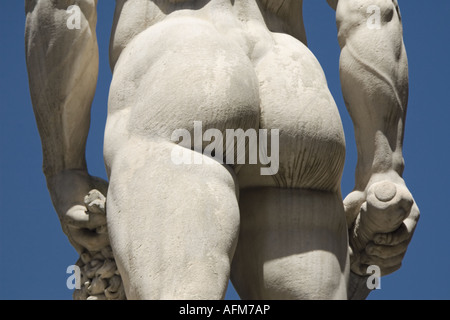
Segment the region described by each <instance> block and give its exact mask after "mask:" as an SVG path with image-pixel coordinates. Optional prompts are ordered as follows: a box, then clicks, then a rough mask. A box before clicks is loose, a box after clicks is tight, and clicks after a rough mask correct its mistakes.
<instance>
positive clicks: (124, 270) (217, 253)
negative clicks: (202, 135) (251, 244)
mask: <svg viewBox="0 0 450 320" xmlns="http://www.w3.org/2000/svg"><path fill="white" fill-rule="evenodd" d="M173 146H174V145H173V144H172V143H169V142H150V141H144V140H139V139H131V140H130V145H129V146H127V147H126V148H123V149H122V150H121V151H120V152H119V154H118V155H117V157H116V159H115V161H114V164H113V166H112V170H111V177H110V185H109V191H108V197H107V207H108V219H107V220H108V228H109V232H110V238H111V246H112V248H113V251H114V255H115V258H116V262H117V264H118V268H119V270H120V273H121V275H122V279H123V281H124V286H125V290H126V294H127V298H128V299H222V298H223V297H224V295H225V292H226V288H227V284H228V279H229V270H230V263H231V259H232V255H233V252H234V249H235V244H236V239H237V235H238V228H239V208H238V203H237V198H236V194H235V184H234V181H233V177H232V174H231V173H230V172H229V171H228V170H227V169H226V168H225V167H224V166H222V165H220V164H218V163H217V162H214V161H212V160H211V159H205V161H208V160H209V162H210V164H207V165H175V164H173V163H172V162H171V161H170V156H171V151H172V148H173ZM188 152H193V151H190V150H189V151H188Z"/></svg>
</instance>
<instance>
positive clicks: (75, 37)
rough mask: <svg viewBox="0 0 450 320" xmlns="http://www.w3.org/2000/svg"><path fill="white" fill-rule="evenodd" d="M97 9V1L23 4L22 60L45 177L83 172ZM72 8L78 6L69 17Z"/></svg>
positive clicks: (94, 67)
mask: <svg viewBox="0 0 450 320" xmlns="http://www.w3.org/2000/svg"><path fill="white" fill-rule="evenodd" d="M96 4H97V0H37V1H36V0H35V1H31V0H30V1H28V0H27V1H26V14H27V16H26V31H25V47H26V61H27V68H28V75H29V84H30V92H31V99H32V104H33V109H34V113H35V116H36V122H37V126H38V130H39V134H40V136H41V142H42V150H43V169H44V173H45V175H46V176H47V177H50V176H53V175H55V174H57V173H59V172H61V171H64V170H86V161H85V146H86V140H87V135H88V131H89V122H90V107H91V104H92V100H93V98H94V94H95V87H96V83H97V75H98V46H97V39H96V35H95V27H96V19H97V16H96ZM71 5H75V6H76V7H74V8H73V9H74V10H72V11H69V12H68V11H67V9H68V7H70V6H71ZM77 15H78V16H77ZM78 18H79V19H78ZM77 19H78V20H77ZM78 22H79V28H78Z"/></svg>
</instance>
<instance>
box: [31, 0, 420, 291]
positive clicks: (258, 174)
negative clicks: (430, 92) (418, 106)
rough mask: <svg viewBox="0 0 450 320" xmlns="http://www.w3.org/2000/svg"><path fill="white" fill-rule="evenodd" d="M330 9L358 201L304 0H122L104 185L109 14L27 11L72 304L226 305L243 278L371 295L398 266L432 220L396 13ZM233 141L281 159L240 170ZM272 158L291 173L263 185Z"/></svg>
mask: <svg viewBox="0 0 450 320" xmlns="http://www.w3.org/2000/svg"><path fill="white" fill-rule="evenodd" d="M328 3H329V5H330V6H331V7H332V8H333V9H334V10H336V19H337V28H338V39H339V44H340V47H341V49H342V51H341V57H340V74H341V83H342V90H343V96H344V100H345V103H346V106H347V109H348V111H349V113H350V115H351V117H352V120H353V122H354V130H355V137H356V144H357V148H358V163H357V167H356V173H355V188H354V191H353V192H351V193H350V194H349V195H347V196H346V197H345V199H343V197H342V195H341V190H340V183H341V176H342V172H343V166H344V161H345V159H344V158H345V139H344V131H343V128H342V124H341V119H340V115H339V112H338V109H337V106H336V104H335V101H334V99H333V97H332V95H331V94H330V91H329V89H328V86H327V82H326V79H325V75H324V72H323V70H322V69H321V66H320V64H319V62H318V61H317V60H316V58H315V56H314V55H313V53H311V51H310V50H309V49H308V47H307V45H306V34H305V29H304V25H303V19H302V1H301V0H283V1H282V0H116V11H115V15H114V24H113V30H112V35H111V42H110V57H109V58H110V64H111V69H112V70H113V79H112V83H111V86H110V94H109V101H108V116H107V123H106V128H105V136H104V160H105V165H106V171H107V176H108V182H106V181H103V180H102V179H99V178H96V177H94V176H91V175H90V174H89V173H88V168H87V164H86V160H85V146H86V139H87V136H88V131H89V123H90V107H91V103H92V100H93V97H94V93H95V89H96V82H97V74H98V63H99V62H98V61H99V54H98V48H97V38H96V31H95V28H96V21H97V9H96V8H97V0H26V34H25V38H26V41H25V43H26V61H27V66H28V72H29V83H30V92H31V98H32V104H33V108H34V112H35V116H36V121H37V125H38V129H39V133H40V136H41V141H42V150H43V171H44V174H45V177H46V179H47V186H48V189H49V192H50V195H51V199H52V202H53V204H54V207H55V210H56V212H57V213H58V216H59V219H60V221H61V225H62V229H63V231H64V232H65V234H66V235H67V237H68V239H69V241H70V243H71V244H72V245H73V246H74V248H75V249H76V250H77V252H79V254H80V260H79V262H78V265H79V266H80V267H81V269H82V270H83V288H82V289H80V290H77V291H76V292H75V298H79V299H122V298H125V297H126V298H127V299H222V298H224V296H225V292H226V290H227V285H228V281H229V279H231V281H232V283H233V285H234V287H235V289H236V291H237V293H238V294H239V296H240V297H241V298H242V299H365V298H366V297H367V295H368V294H369V292H370V288H369V286H368V285H367V283H366V279H367V277H368V271H367V270H368V267H369V266H376V267H378V268H379V270H380V272H381V275H382V276H383V275H387V274H390V273H392V272H394V271H396V270H397V269H399V268H400V266H401V263H402V259H403V257H404V255H405V253H406V250H407V247H408V245H409V243H410V240H411V238H412V236H413V233H414V230H415V227H416V224H417V221H418V219H419V209H418V207H417V205H416V203H415V202H414V199H413V196H412V195H411V193H410V192H409V190H408V188H407V186H406V184H405V182H404V180H403V178H402V174H403V169H404V159H403V155H402V144H403V137H404V127H405V117H406V109H407V100H408V63H407V56H406V51H405V47H404V44H403V35H402V33H403V31H402V24H401V16H400V11H399V7H398V4H397V1H396V0H339V1H338V0H328ZM69 9H70V10H69ZM77 14H78V16H77ZM70 19H73V21H69V20H70ZM199 122H201V124H202V126H201V130H200V131H198V130H197V129H196V128H195V123H199ZM196 130H197V132H196ZM208 130H213V131H208ZM230 130H231V131H232V130H236V131H235V133H236V132H238V130H241V131H239V132H241V133H242V132H244V133H245V135H244V136H240V137H239V136H238V135H236V136H235V138H237V140H238V143H237V148H243V149H241V150H247V151H248V152H249V155H250V152H251V150H256V147H258V146H259V147H261V145H263V143H262V141H266V142H268V141H269V142H270V143H268V145H269V146H268V148H267V149H265V150H264V148H262V149H261V148H260V149H259V151H260V153H259V155H260V157H259V160H257V161H256V162H255V159H253V161H251V160H252V158H251V157H250V156H249V157H247V156H245V154H244V158H242V157H241V158H240V160H243V161H234V160H236V158H238V157H237V156H236V153H237V151H234V150H235V149H234V138H233V137H231V139H228V137H227V138H226V139H222V140H220V139H219V138H218V135H217V132H219V133H223V137H225V133H229V132H230ZM252 130H253V131H252ZM256 130H260V131H258V132H257V131H256ZM261 130H263V131H261ZM264 130H265V131H264ZM271 130H274V131H271ZM177 132H178V133H180V132H181V135H179V136H177V135H176V134H175V133H177ZM261 132H263V133H267V136H266V137H265V138H264V137H263V134H262V133H261ZM186 133H187V134H191V133H192V135H193V136H194V139H193V141H192V140H189V141H187V140H185V139H182V138H183V137H184V136H185V135H186ZM198 134H200V137H203V138H204V139H203V140H201V139H200V141H198V140H199V139H197V138H195V136H196V135H197V136H198ZM254 134H256V135H258V136H259V138H260V139H259V141H257V140H256V139H252V137H256V136H255V135H254ZM174 136H175V138H174ZM213 137H215V138H214V139H213ZM205 138H206V139H205ZM240 138H243V139H240ZM262 138H264V139H266V140H264V139H262ZM271 139H272V140H271ZM214 141H215V142H214ZM255 141H257V142H256V144H257V146H255V145H254V144H255ZM231 142H232V144H230V143H231ZM230 145H231V146H232V147H233V148H232V149H230ZM266 145H267V144H266ZM206 150H209V151H211V152H209V153H207V152H206ZM230 150H231V151H230ZM261 150H262V151H261ZM227 151H228V152H227ZM177 153H179V154H181V155H182V157H186V156H187V158H189V159H190V158H193V159H194V161H193V162H191V163H189V162H185V161H178V160H179V159H178V160H177V161H175V160H174V154H177ZM225 153H226V154H227V155H228V156H230V157H226V161H219V160H217V156H219V158H220V159H224V158H225V157H224V155H225ZM271 153H272V154H271ZM269 154H271V156H272V159H273V160H276V162H277V163H276V164H277V166H276V167H274V168H275V169H274V170H272V171H270V172H269V173H268V174H262V172H263V171H262V170H261V169H263V168H266V167H268V162H264V161H262V160H263V159H265V158H264V157H266V158H267V157H268V155H269ZM181 159H182V160H183V159H185V158H181ZM244 160H245V161H244Z"/></svg>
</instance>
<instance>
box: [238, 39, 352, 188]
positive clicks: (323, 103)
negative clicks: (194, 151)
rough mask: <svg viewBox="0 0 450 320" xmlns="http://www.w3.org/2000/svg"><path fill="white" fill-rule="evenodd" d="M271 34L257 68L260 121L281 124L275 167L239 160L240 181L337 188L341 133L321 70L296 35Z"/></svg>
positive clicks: (267, 125)
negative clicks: (262, 168)
mask: <svg viewBox="0 0 450 320" xmlns="http://www.w3.org/2000/svg"><path fill="white" fill-rule="evenodd" d="M273 38H274V45H273V47H272V49H271V50H270V51H269V52H268V53H267V54H266V55H265V56H264V57H263V58H262V59H260V60H259V61H257V62H256V64H255V70H256V73H257V75H258V79H259V83H260V98H261V105H260V108H261V114H260V127H261V128H266V129H269V130H270V129H279V134H280V137H279V170H278V173H277V174H275V175H273V176H261V175H259V168H257V167H256V166H243V167H242V168H239V171H238V177H239V182H240V186H241V188H247V187H255V186H270V187H272V186H273V187H289V188H304V189H315V190H325V191H337V190H338V188H339V185H340V178H341V173H342V170H343V165H344V158H345V138H344V132H343V128H342V124H341V119H340V116H339V112H338V109H337V106H336V104H335V102H334V99H333V97H332V95H331V93H330V92H329V89H328V86H327V82H326V79H325V75H324V73H323V70H322V68H321V66H320V64H319V62H318V61H317V60H316V58H315V57H314V55H313V54H312V53H311V52H310V50H309V49H308V48H307V47H306V46H305V45H303V44H302V43H301V42H300V41H298V40H296V39H294V38H293V37H291V36H288V35H284V34H274V35H273ZM269 132H270V131H269ZM269 141H270V140H269Z"/></svg>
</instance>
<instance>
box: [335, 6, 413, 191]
mask: <svg viewBox="0 0 450 320" xmlns="http://www.w3.org/2000/svg"><path fill="white" fill-rule="evenodd" d="M337 21H338V29H339V43H340V46H341V48H342V52H341V60H340V72H341V83H342V90H343V96H344V100H345V102H346V105H347V108H348V110H349V113H350V115H351V117H352V120H353V123H354V127H355V138H356V143H357V149H358V164H357V168H356V189H358V190H364V188H365V187H366V185H367V183H368V181H369V179H370V178H371V176H373V175H374V174H378V173H383V174H385V173H393V174H394V175H396V174H398V175H399V176H401V175H402V172H403V165H404V163H403V155H402V143H403V131H404V125H405V117H406V107H407V103H408V101H407V100H408V63H407V57H406V51H405V47H404V44H403V35H402V33H403V32H402V25H401V18H400V15H399V11H398V7H397V6H396V1H381V0H378V1H373V0H371V1H367V0H340V1H339V2H338V7H337Z"/></svg>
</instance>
